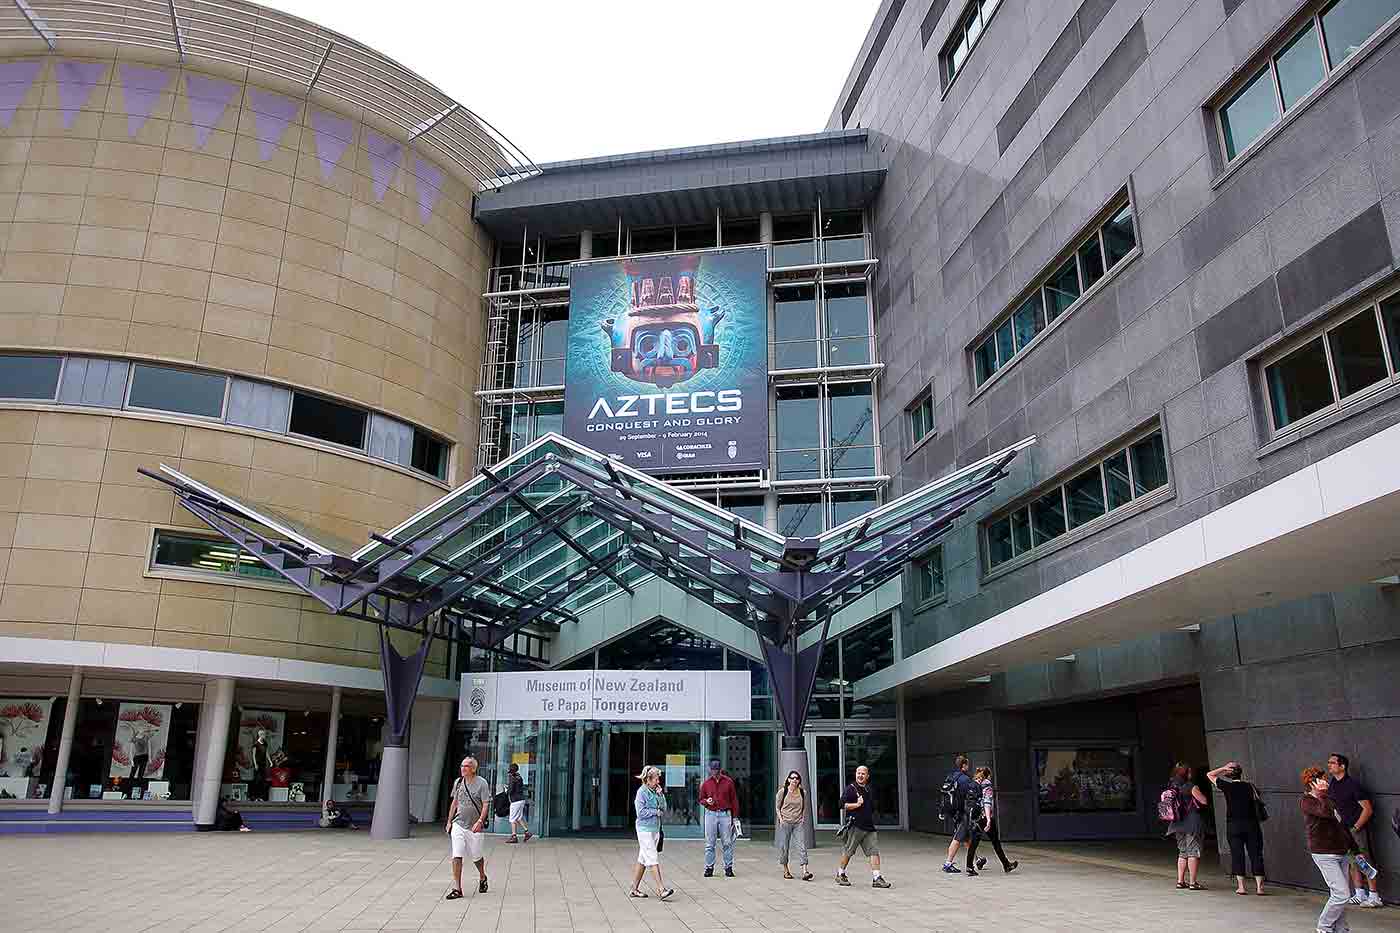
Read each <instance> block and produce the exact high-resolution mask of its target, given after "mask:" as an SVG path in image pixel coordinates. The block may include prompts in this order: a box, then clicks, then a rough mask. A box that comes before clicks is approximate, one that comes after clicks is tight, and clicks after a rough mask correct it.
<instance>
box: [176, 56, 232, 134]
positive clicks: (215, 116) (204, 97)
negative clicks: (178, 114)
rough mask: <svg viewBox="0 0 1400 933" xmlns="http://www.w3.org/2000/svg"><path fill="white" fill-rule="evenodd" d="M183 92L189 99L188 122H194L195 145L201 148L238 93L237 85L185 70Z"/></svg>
mask: <svg viewBox="0 0 1400 933" xmlns="http://www.w3.org/2000/svg"><path fill="white" fill-rule="evenodd" d="M185 93H186V94H187V95H188V96H189V99H190V122H191V123H193V124H194V141H195V145H197V146H198V147H199V148H200V149H203V148H204V147H205V146H207V145H208V144H209V136H210V135H211V134H212V133H213V132H214V128H215V127H216V126H218V125H219V121H220V120H222V119H223V118H224V111H226V110H228V105H229V103H230V102H231V101H232V100H233V97H234V95H235V94H237V93H238V85H236V84H232V83H230V82H228V81H219V80H217V79H215V78H206V77H204V76H203V75H197V74H191V73H189V72H185Z"/></svg>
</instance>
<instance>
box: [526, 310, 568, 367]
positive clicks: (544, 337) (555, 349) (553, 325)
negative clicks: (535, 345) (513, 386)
mask: <svg viewBox="0 0 1400 933" xmlns="http://www.w3.org/2000/svg"><path fill="white" fill-rule="evenodd" d="M568 334H569V311H568V309H567V308H546V309H543V310H541V311H540V319H539V329H538V338H539V354H538V355H539V368H538V370H537V371H536V373H535V382H534V383H532V384H533V385H539V386H559V385H563V384H564V348H565V344H566V342H567V338H568Z"/></svg>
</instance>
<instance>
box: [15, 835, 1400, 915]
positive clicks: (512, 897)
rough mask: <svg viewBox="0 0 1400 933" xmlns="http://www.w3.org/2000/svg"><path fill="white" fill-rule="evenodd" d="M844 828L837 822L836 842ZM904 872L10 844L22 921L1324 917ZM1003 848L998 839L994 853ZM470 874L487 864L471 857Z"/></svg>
mask: <svg viewBox="0 0 1400 933" xmlns="http://www.w3.org/2000/svg"><path fill="white" fill-rule="evenodd" d="M828 838H829V837H828ZM883 846H884V849H885V853H886V863H887V864H886V867H887V875H888V877H889V878H890V879H891V880H892V881H893V883H894V887H893V888H892V889H890V890H887V891H881V890H872V889H871V887H870V876H869V872H868V871H866V870H865V869H864V868H863V867H860V868H859V869H858V870H855V871H852V873H851V880H852V886H851V887H849V888H838V887H836V886H835V885H834V884H833V883H832V880H831V874H832V870H833V867H834V865H835V861H836V856H837V852H836V850H835V848H834V847H832V846H824V847H823V848H821V849H820V850H818V851H817V852H816V853H815V854H814V858H813V869H814V870H815V872H816V873H817V879H816V880H815V881H813V882H811V883H807V884H804V883H803V882H801V881H785V880H783V879H782V878H781V876H780V875H779V873H778V872H777V870H776V869H775V866H774V864H773V860H772V857H771V849H770V848H769V846H768V844H767V843H766V842H762V841H754V842H741V843H740V844H739V849H738V855H737V858H736V869H737V871H738V877H737V878H734V879H726V878H723V877H719V876H717V877H714V878H709V879H706V878H703V877H701V873H700V872H701V868H702V862H703V849H702V846H701V845H700V844H699V843H697V842H693V841H690V840H686V841H681V840H668V844H667V846H666V850H665V853H664V855H663V860H664V866H663V867H664V869H665V871H666V880H667V883H668V884H670V885H672V886H674V887H675V888H676V896H675V897H674V898H673V899H672V900H671V901H669V902H666V903H663V902H661V901H658V900H656V899H655V898H654V897H653V898H651V899H649V900H630V899H628V898H627V897H626V886H627V884H628V879H629V877H630V871H631V866H632V861H633V856H634V855H635V852H636V846H635V845H628V844H627V843H626V842H625V841H624V840H620V839H619V840H592V839H589V840H556V839H550V840H542V841H540V840H536V841H532V842H531V843H530V844H528V845H505V844H503V843H501V842H500V841H499V840H493V841H492V843H490V848H489V850H488V859H489V868H490V874H491V890H490V892H489V893H487V894H477V893H475V890H474V887H473V888H469V889H468V893H467V894H466V896H465V897H463V898H462V899H461V900H456V901H444V900H443V899H442V895H443V894H444V892H445V891H446V890H447V887H448V880H449V877H450V872H449V863H448V859H447V857H446V856H447V844H446V840H445V838H444V836H443V835H442V834H440V833H431V832H428V831H426V828H422V827H420V829H419V835H418V836H417V837H416V838H413V839H408V840H402V841H396V842H384V843H376V842H372V841H371V840H370V839H369V838H368V834H367V833H365V832H355V833H352V832H347V831H337V832H303V833H228V834H225V833H220V834H199V835H196V834H190V835H168V836H146V835H136V834H122V835H116V834H113V835H106V834H103V835H72V836H66V837H65V836H53V837H47V836H45V837H33V838H15V837H10V838H7V839H5V840H4V841H3V842H0V870H2V871H3V877H4V878H5V879H6V885H5V895H4V907H3V913H0V917H2V918H3V920H2V921H0V928H3V929H5V930H15V931H20V930H23V931H32V933H41V931H45V933H47V931H87V930H92V931H109V933H137V931H143V933H164V931H170V933H174V931H204V933H213V931H221V930H230V931H240V933H241V931H287V933H291V931H332V930H347V931H349V930H363V931H368V930H424V931H448V930H470V931H474V933H497V931H498V933H570V931H580V933H602V931H611V930H618V931H629V933H648V931H657V933H701V931H715V933H719V931H733V933H741V931H742V933H760V931H793V933H801V931H806V930H820V931H832V933H837V931H839V933H846V931H860V930H876V931H883V930H920V931H923V930H938V931H953V930H958V931H996V933H1031V931H1034V933H1045V931H1068V930H1073V931H1076V933H1077V931H1151V933H1161V931H1163V930H1229V931H1240V933H1245V931H1259V933H1264V931H1268V933H1279V931H1287V930H1298V931H1311V930H1312V929H1313V925H1312V921H1313V919H1314V917H1315V915H1316V912H1317V910H1318V907H1319V905H1320V903H1321V895H1319V894H1316V893H1313V892H1303V891H1292V890H1288V889H1283V888H1271V889H1270V891H1269V896H1267V897H1262V898H1260V897H1252V896H1251V897H1236V896H1235V895H1234V893H1233V888H1232V887H1231V886H1230V884H1229V882H1228V881H1227V879H1225V878H1224V877H1222V876H1220V875H1218V874H1214V873H1212V874H1210V875H1209V876H1208V877H1205V878H1203V880H1204V882H1205V883H1207V884H1209V885H1210V890H1209V891H1205V892H1197V893H1193V892H1185V891H1177V890H1176V889H1175V888H1174V887H1173V878H1172V877H1171V872H1172V870H1173V869H1172V861H1171V859H1172V856H1173V855H1174V852H1172V851H1171V847H1170V846H1169V845H1166V844H1164V846H1163V849H1162V855H1163V858H1162V860H1161V862H1160V863H1157V862H1156V861H1155V860H1154V859H1150V858H1147V857H1144V853H1143V849H1142V848H1141V847H1136V848H1130V849H1121V848H1120V849H1114V848H1110V847H1104V846H1096V847H1093V848H1085V847H1072V848H1071V847H1046V846H1019V845H1013V846H1010V847H1009V848H1010V850H1011V854H1012V856H1013V857H1018V858H1020V860H1021V868H1020V869H1019V870H1018V871H1017V872H1015V873H1014V874H1012V875H1010V876H1006V875H1003V874H1002V872H1001V870H1000V869H999V868H998V869H994V870H992V871H989V872H988V873H986V874H985V875H983V876H982V877H979V878H966V877H962V876H944V875H942V874H941V873H939V872H938V868H939V865H940V863H941V862H940V854H939V853H940V851H941V849H942V846H943V844H942V843H941V842H940V841H939V840H938V839H936V838H933V837H927V836H918V835H908V834H889V835H888V836H887V837H886V838H884V840H883ZM988 855H989V856H990V855H991V853H990V852H989V853H988ZM467 871H468V873H470V872H471V866H470V865H468V866H467ZM1349 916H1350V919H1351V928H1352V930H1353V931H1356V933H1363V931H1380V930H1391V931H1395V930H1400V909H1397V908H1386V909H1384V910H1379V911H1363V910H1353V911H1351V912H1350V914H1349Z"/></svg>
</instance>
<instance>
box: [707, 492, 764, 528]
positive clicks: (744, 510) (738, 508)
mask: <svg viewBox="0 0 1400 933" xmlns="http://www.w3.org/2000/svg"><path fill="white" fill-rule="evenodd" d="M719 507H720V508H722V509H725V510H727V511H729V512H731V513H733V514H734V515H737V516H738V517H739V518H742V519H744V520H746V521H750V522H753V523H754V524H755V525H757V526H758V527H760V528H766V527H768V525H767V521H768V520H767V515H768V510H767V509H766V508H765V507H764V505H763V496H761V495H759V496H725V497H724V498H722V499H720V500H719Z"/></svg>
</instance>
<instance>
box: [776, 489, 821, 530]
mask: <svg viewBox="0 0 1400 933" xmlns="http://www.w3.org/2000/svg"><path fill="white" fill-rule="evenodd" d="M824 512H825V509H823V508H822V497H821V494H820V493H800V494H797V495H787V496H779V497H778V534H780V535H782V536H783V537H786V538H811V537H815V536H816V535H819V534H821V533H822V532H823V531H824V530H825V527H826V521H825V518H826V516H825V514H824Z"/></svg>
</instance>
